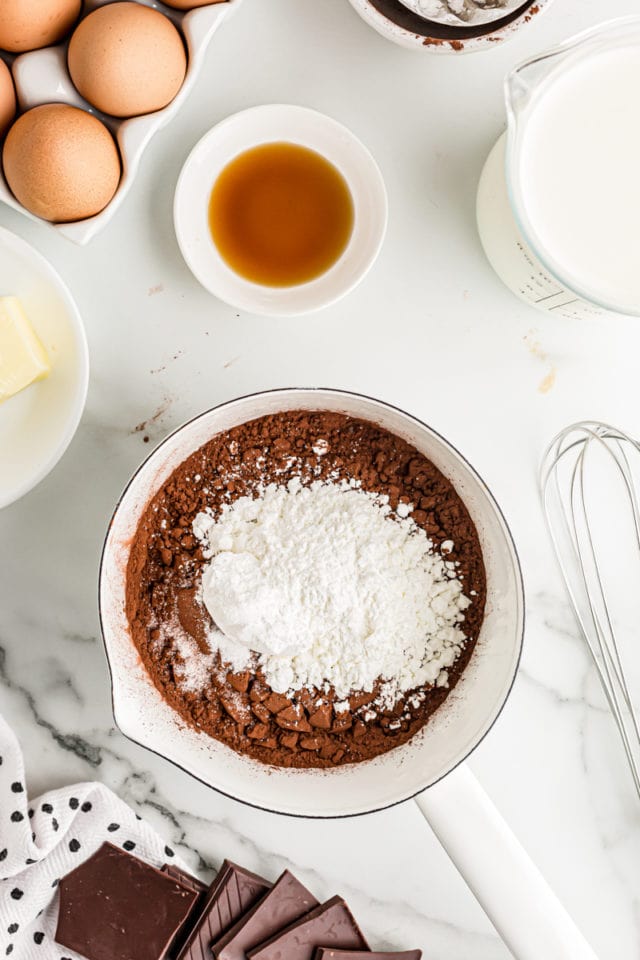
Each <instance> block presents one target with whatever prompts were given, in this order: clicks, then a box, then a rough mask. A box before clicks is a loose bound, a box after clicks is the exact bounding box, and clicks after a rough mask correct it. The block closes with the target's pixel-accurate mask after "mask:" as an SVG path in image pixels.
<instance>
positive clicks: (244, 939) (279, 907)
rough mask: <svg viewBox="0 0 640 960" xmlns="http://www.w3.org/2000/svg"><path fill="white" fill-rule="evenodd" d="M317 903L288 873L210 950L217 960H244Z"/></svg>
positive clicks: (285, 872) (286, 871)
mask: <svg viewBox="0 0 640 960" xmlns="http://www.w3.org/2000/svg"><path fill="white" fill-rule="evenodd" d="M317 906H318V901H317V900H316V898H315V897H314V896H313V894H312V893H310V892H309V891H308V890H307V888H306V887H305V886H303V884H301V883H300V881H299V880H297V879H296V878H295V877H294V875H293V874H292V873H290V872H289V871H288V870H285V871H284V873H283V874H282V875H281V876H280V877H279V878H278V880H276V882H275V883H274V885H273V887H272V888H271V890H269V892H268V893H266V894H265V895H264V896H263V897H262V899H261V900H259V901H258V903H257V904H256V905H255V907H253V909H252V910H250V911H249V913H247V914H245V916H244V917H242V918H241V919H240V920H238V922H237V923H236V924H234V926H233V927H231V929H230V930H229V931H228V932H227V933H226V934H224V936H223V937H221V938H220V939H219V940H218V941H216V942H215V943H214V944H212V946H211V949H212V951H213V954H214V956H215V957H216V958H217V960H245V954H246V953H247V951H249V950H251V948H252V947H256V946H258V945H259V944H261V943H264V941H265V940H268V939H269V938H270V937H273V936H274V934H276V933H278V932H279V931H281V930H284V929H285V927H288V926H289V925H290V924H292V923H293V922H294V921H295V920H299V919H300V917H302V916H304V914H305V913H309V911H310V910H313V909H314V907H317Z"/></svg>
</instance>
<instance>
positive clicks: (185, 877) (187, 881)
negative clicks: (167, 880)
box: [160, 863, 209, 895]
mask: <svg viewBox="0 0 640 960" xmlns="http://www.w3.org/2000/svg"><path fill="white" fill-rule="evenodd" d="M160 873H166V875H167V876H168V877H171V879H172V880H175V881H176V883H181V884H182V886H183V887H186V888H187V890H193V892H194V893H197V894H199V895H201V894H205V893H206V892H207V890H208V889H209V887H208V886H207V884H206V883H203V882H202V880H198V878H197V877H194V876H193V874H192V873H187V871H186V870H181V869H180V867H176V865H175V864H174V863H165V864H163V866H161V867H160Z"/></svg>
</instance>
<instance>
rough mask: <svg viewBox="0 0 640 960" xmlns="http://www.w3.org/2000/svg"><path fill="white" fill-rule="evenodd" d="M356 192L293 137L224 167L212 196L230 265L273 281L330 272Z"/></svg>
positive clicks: (213, 220) (212, 213)
mask: <svg viewBox="0 0 640 960" xmlns="http://www.w3.org/2000/svg"><path fill="white" fill-rule="evenodd" d="M353 223H354V206H353V198H352V196H351V191H350V190H349V186H348V184H347V181H346V180H345V178H344V177H343V176H342V174H341V173H340V171H339V170H338V169H337V168H336V167H335V166H334V165H333V164H332V163H330V162H329V161H328V160H326V159H325V157H323V156H322V155H321V154H319V153H317V152H316V151H315V150H311V149H309V148H308V147H303V146H300V145H299V144H295V143H266V144H262V145H260V146H258V147H253V148H252V149H250V150H246V151H245V152H243V153H241V154H239V155H238V156H237V157H235V159H233V160H232V161H231V162H230V163H228V164H227V166H226V167H225V168H224V169H223V170H222V172H221V173H220V175H219V176H218V178H217V180H216V181H215V183H214V185H213V189H212V191H211V197H210V200H209V228H210V230H211V237H212V239H213V242H214V244H215V246H216V247H217V249H218V252H219V253H220V256H221V257H222V258H223V260H224V261H225V262H226V263H227V264H228V266H229V267H231V269H232V270H233V271H234V272H235V273H237V274H239V275H240V276H242V277H244V278H245V279H247V280H250V281H251V282H253V283H258V284H261V285H263V286H269V287H292V286H297V285H298V284H302V283H308V282H309V281H311V280H315V279H316V278H317V277H319V276H321V275H322V274H323V273H326V271H327V270H329V268H330V267H332V266H333V265H334V263H336V262H337V261H338V260H339V259H340V257H341V256H342V254H343V253H344V251H345V249H346V247H347V244H348V243H349V239H350V237H351V233H352V231H353Z"/></svg>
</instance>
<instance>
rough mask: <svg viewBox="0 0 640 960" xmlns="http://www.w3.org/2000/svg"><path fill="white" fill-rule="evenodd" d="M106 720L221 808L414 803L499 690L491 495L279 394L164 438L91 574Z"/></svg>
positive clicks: (380, 415) (225, 408) (507, 649)
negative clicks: (108, 701)
mask: <svg viewBox="0 0 640 960" xmlns="http://www.w3.org/2000/svg"><path fill="white" fill-rule="evenodd" d="M100 612H101V619H102V627H103V635H104V640H105V645H106V649H107V655H108V658H109V664H110V668H111V674H112V686H113V703H114V713H115V718H116V722H117V724H118V726H119V727H120V729H121V730H122V731H123V732H124V733H125V734H126V735H127V736H129V737H130V738H131V739H133V740H135V741H137V742H138V743H141V744H143V745H145V746H147V747H148V748H150V749H152V750H155V751H156V752H158V753H160V754H162V755H163V756H165V757H167V758H168V759H170V760H172V761H173V762H174V763H176V764H178V765H179V766H181V767H182V768H183V769H185V770H187V771H189V772H190V773H192V774H193V775H195V776H196V777H198V778H199V779H201V780H203V781H204V782H206V783H208V784H210V785H211V786H213V787H215V788H216V789H218V790H220V791H222V792H223V793H225V794H228V795H230V796H233V797H236V798H238V799H240V800H243V801H245V802H247V803H251V804H254V805H256V806H261V807H265V808H267V809H271V810H278V811H281V812H286V813H292V814H304V815H311V816H340V815H348V814H353V813H361V812H364V811H367V810H371V809H377V808H380V807H384V806H387V805H389V804H391V803H395V802H398V801H400V800H403V799H406V798H407V797H409V796H413V795H414V794H416V793H417V792H419V791H421V790H422V789H424V788H425V787H426V786H429V785H430V784H431V783H433V782H435V781H436V780H437V779H439V778H440V777H441V776H443V775H444V773H446V772H447V771H449V770H451V769H452V768H453V767H454V766H455V765H456V764H457V763H459V762H460V761H461V760H462V759H463V758H464V757H465V756H466V755H467V754H468V753H469V752H470V750H472V749H473V747H474V746H475V745H476V744H477V743H478V742H479V741H480V739H482V737H483V736H484V734H485V733H486V731H487V730H488V729H489V727H490V726H491V724H492V723H493V721H494V720H495V718H496V716H497V714H498V713H499V711H500V709H501V707H502V704H503V702H504V699H505V697H506V695H507V693H508V691H509V689H510V687H511V683H512V680H513V677H514V673H515V669H516V666H517V662H518V659H519V653H520V644H521V638H522V616H523V610H522V590H521V581H520V573H519V567H518V563H517V557H516V554H515V551H514V548H513V544H512V542H511V538H510V535H509V533H508V530H507V528H506V525H505V523H504V520H503V518H502V515H501V513H500V511H499V509H498V508H497V506H496V504H495V502H494V501H493V498H492V497H491V495H490V493H489V492H488V490H487V489H486V487H485V486H484V484H483V483H482V481H481V480H480V479H479V478H478V477H477V475H476V474H475V473H474V472H473V470H472V469H471V468H470V467H469V465H468V464H467V463H466V461H465V460H464V459H463V458H462V457H461V456H460V455H459V454H458V453H457V451H455V450H454V449H453V448H452V447H450V445H449V444H447V443H446V441H444V440H443V439H442V438H441V437H439V435H438V434H437V433H435V432H434V431H433V430H431V429H429V428H428V427H426V426H425V425H424V424H422V423H420V422H419V421H417V420H415V419H414V418H412V417H410V416H408V415H407V414H405V413H403V412H401V411H399V410H397V409H395V408H393V407H390V406H388V405H386V404H382V403H380V402H379V401H376V400H371V399H368V398H365V397H360V396H358V395H354V394H349V393H345V392H342V391H332V390H299V389H297V390H277V391H272V392H268V393H264V394H257V395H253V396H249V397H244V398H241V399H239V400H235V401H232V402H230V403H226V404H223V405H221V406H220V407H217V408H215V409H213V410H210V411H208V412H206V413H204V414H202V415H201V416H199V417H197V418H195V419H194V420H192V421H190V422H189V423H187V424H186V425H185V426H183V427H181V428H180V429H179V430H178V431H176V432H175V433H174V434H172V435H171V436H169V437H168V438H167V439H166V440H165V441H164V442H163V443H162V444H160V446H159V447H158V448H157V449H156V450H155V451H154V452H153V453H152V454H151V455H150V457H149V458H148V459H147V460H146V461H145V463H144V464H143V465H142V466H141V467H140V469H139V470H138V472H137V473H136V474H135V476H134V477H133V479H132V480H131V482H130V484H129V485H128V487H127V489H126V490H125V492H124V494H123V497H122V499H121V501H120V503H119V505H118V507H117V509H116V512H115V514H114V517H113V520H112V523H111V526H110V529H109V533H108V536H107V540H106V543H105V548H104V553H103V559H102V565H101V574H100Z"/></svg>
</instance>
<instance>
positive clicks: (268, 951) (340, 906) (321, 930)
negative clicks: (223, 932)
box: [247, 897, 369, 960]
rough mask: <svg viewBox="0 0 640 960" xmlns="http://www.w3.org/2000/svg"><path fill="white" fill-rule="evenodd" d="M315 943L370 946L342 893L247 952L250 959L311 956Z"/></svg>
mask: <svg viewBox="0 0 640 960" xmlns="http://www.w3.org/2000/svg"><path fill="white" fill-rule="evenodd" d="M316 947H338V948H340V949H342V950H368V949H369V944H368V943H367V941H366V940H365V938H364V934H363V933H362V931H361V930H360V928H359V926H358V924H357V923H356V921H355V920H354V918H353V916H352V914H351V911H350V910H349V907H348V906H347V905H346V903H345V902H344V900H343V899H342V897H332V898H331V900H327V902H326V903H323V904H322V906H320V907H317V908H316V909H315V910H312V911H311V913H308V914H307V915H306V916H304V917H302V918H301V919H300V920H297V921H296V922H295V923H292V924H290V926H288V927H287V928H286V929H285V930H283V931H281V932H280V933H278V934H276V935H275V936H274V937H271V939H270V940H267V941H266V942H265V943H262V944H260V946H258V947H255V948H254V949H252V950H249V951H247V956H248V957H249V960H312V958H313V955H314V953H315V950H316Z"/></svg>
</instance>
